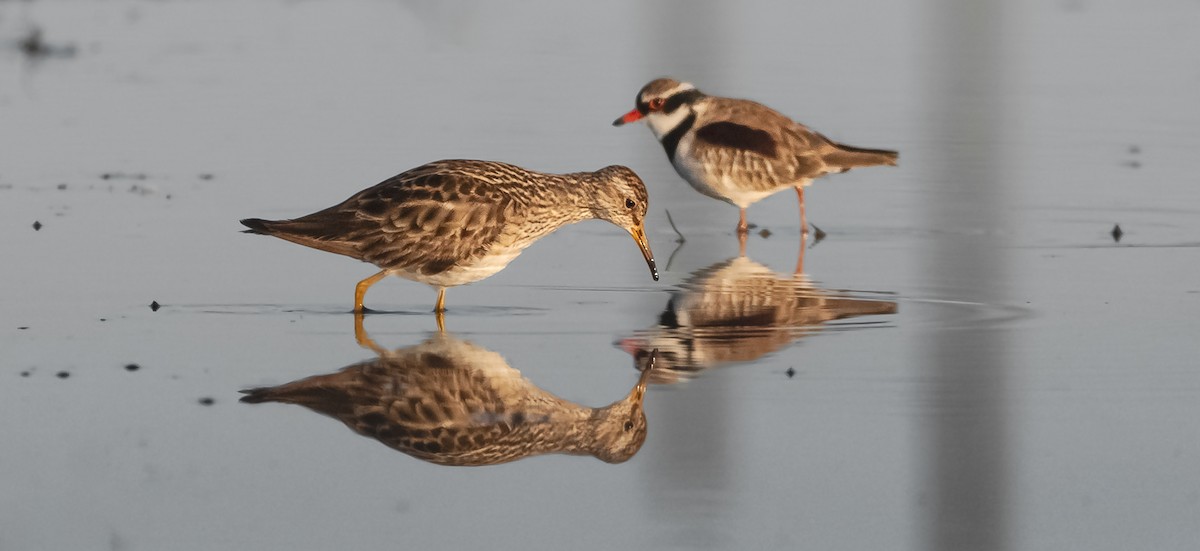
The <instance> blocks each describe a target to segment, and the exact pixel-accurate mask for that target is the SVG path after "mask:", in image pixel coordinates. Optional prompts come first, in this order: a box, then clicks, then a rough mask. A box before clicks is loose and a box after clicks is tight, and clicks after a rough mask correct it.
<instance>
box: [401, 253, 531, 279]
mask: <svg viewBox="0 0 1200 551" xmlns="http://www.w3.org/2000/svg"><path fill="white" fill-rule="evenodd" d="M524 249H525V247H507V248H505V249H504V250H501V251H489V252H488V254H486V255H484V256H482V257H480V258H478V259H476V260H474V261H472V262H470V263H468V264H465V265H458V266H454V267H453V268H450V269H449V270H446V271H444V272H442V273H440V274H433V275H429V274H421V273H415V272H410V271H407V270H393V271H392V272H391V274H392V275H395V276H399V277H402V278H404V279H409V280H412V281H417V282H420V283H424V284H426V285H432V286H434V287H455V286H458V285H466V284H468V283H474V282H476V281H479V280H481V279H484V278H487V277H489V276H491V275H493V274H495V273H496V272H499V271H500V270H503V269H504V267H505V266H508V263H509V262H512V261H513V259H514V258H516V257H517V256H520V254H521V251H523V250H524Z"/></svg>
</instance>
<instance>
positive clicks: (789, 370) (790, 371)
mask: <svg viewBox="0 0 1200 551" xmlns="http://www.w3.org/2000/svg"><path fill="white" fill-rule="evenodd" d="M784 373H786V374H787V376H788V378H789V379H791V378H792V377H795V376H796V370H795V369H794V368H791V367H789V368H787V371H784Z"/></svg>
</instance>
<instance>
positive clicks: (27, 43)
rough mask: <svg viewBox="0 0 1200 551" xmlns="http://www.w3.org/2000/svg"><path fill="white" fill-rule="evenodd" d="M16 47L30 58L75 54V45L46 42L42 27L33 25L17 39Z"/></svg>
mask: <svg viewBox="0 0 1200 551" xmlns="http://www.w3.org/2000/svg"><path fill="white" fill-rule="evenodd" d="M17 48H18V49H20V50H21V52H22V53H24V54H25V55H26V56H28V57H31V58H40V57H71V56H73V55H75V50H76V49H75V45H74V44H67V45H66V46H59V45H55V44H50V43H49V42H46V40H45V38H43V33H42V28H41V27H33V28H31V29H29V34H27V35H25V37H24V38H22V39H21V40H19V41H17Z"/></svg>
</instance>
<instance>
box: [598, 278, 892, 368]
mask: <svg viewBox="0 0 1200 551" xmlns="http://www.w3.org/2000/svg"><path fill="white" fill-rule="evenodd" d="M896 309H897V308H896V303H895V302H894V301H889V300H878V299H876V300H870V299H863V298H856V297H854V296H851V295H850V294H847V293H844V292H840V291H832V290H827V289H820V288H817V287H815V286H814V285H813V283H812V282H811V280H809V278H808V277H807V276H805V275H804V274H803V273H799V272H797V273H796V274H794V275H787V274H780V273H777V272H775V271H773V270H771V269H770V268H768V267H767V266H764V265H762V264H759V263H758V262H755V261H753V260H750V259H749V258H747V257H745V256H737V257H734V258H731V259H729V260H724V261H722V262H718V263H716V264H713V265H712V266H709V267H707V268H703V269H701V270H697V271H696V272H693V273H692V275H691V277H689V278H688V279H687V281H685V282H684V283H683V285H682V288H681V290H679V291H676V292H674V293H673V294H672V295H671V299H670V301H668V302H667V307H666V309H665V310H664V311H663V313H662V314H661V315H660V316H659V321H658V325H656V326H655V327H652V328H649V329H643V330H640V331H637V332H635V333H634V334H633V336H631V337H629V338H626V339H622V340H621V341H620V342H619V343H618V344H619V345H620V346H621V348H622V349H624V350H625V351H626V352H629V353H630V354H632V355H633V356H634V358H635V360H636V362H637V363H638V364H640V363H641V362H643V361H644V360H645V358H646V357H648V356H649V355H650V351H651V350H657V351H658V363H657V367H656V369H655V370H654V375H653V376H652V377H651V381H652V382H655V383H660V384H663V383H674V382H678V381H680V380H681V379H683V378H686V377H688V376H691V375H694V374H696V373H698V372H701V371H704V370H706V369H710V368H713V367H717V366H720V365H723V364H727V363H734V362H748V361H751V360H755V359H757V358H759V357H762V356H763V355H766V354H768V353H771V352H774V351H776V350H779V349H781V348H783V347H784V346H786V345H788V344H789V343H791V342H792V341H794V340H796V339H799V338H801V337H803V336H805V335H807V334H810V333H814V332H817V331H820V330H822V325H823V324H825V323H826V322H829V321H833V320H840V319H845V318H852V317H857V316H870V315H882V314H894V313H896ZM860 325H875V323H869V324H860Z"/></svg>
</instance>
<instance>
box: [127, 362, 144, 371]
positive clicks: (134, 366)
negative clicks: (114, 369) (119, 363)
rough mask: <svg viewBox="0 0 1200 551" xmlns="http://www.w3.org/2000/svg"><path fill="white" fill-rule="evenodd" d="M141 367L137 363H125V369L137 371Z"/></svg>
mask: <svg viewBox="0 0 1200 551" xmlns="http://www.w3.org/2000/svg"><path fill="white" fill-rule="evenodd" d="M141 368H142V366H140V365H138V364H125V371H137V370H139V369H141Z"/></svg>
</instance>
